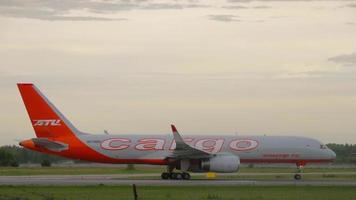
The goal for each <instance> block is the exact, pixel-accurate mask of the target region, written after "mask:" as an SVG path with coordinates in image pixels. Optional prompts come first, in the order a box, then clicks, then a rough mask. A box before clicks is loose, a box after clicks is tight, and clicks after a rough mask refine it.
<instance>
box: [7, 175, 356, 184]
mask: <svg viewBox="0 0 356 200" xmlns="http://www.w3.org/2000/svg"><path fill="white" fill-rule="evenodd" d="M144 176H146V178H144ZM142 177H143V178H142ZM138 178H140V179H138ZM100 184H104V185H132V184H136V185H142V186H144V185H146V186H151V185H154V186H198V185H199V186H221V185H224V186H243V185H249V186H254V185H256V186H267V185H273V186H278V185H280V186H283V185H296V186H298V185H300V186H305V185H311V186H356V180H300V181H295V180H238V179H225V180H224V179H213V180H212V179H208V180H207V179H193V180H160V179H153V178H152V174H148V175H147V174H146V175H143V174H141V175H140V176H137V178H135V175H131V176H130V175H129V176H127V175H123V176H121V175H74V176H70V175H64V176H63V175H62V176H58V175H56V176H52V175H48V176H0V185H58V186H65V185H100Z"/></svg>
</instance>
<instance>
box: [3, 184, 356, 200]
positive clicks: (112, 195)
mask: <svg viewBox="0 0 356 200" xmlns="http://www.w3.org/2000/svg"><path fill="white" fill-rule="evenodd" d="M137 191H138V196H139V199H141V200H181V199H182V200H187V199H189V200H195V199H197V200H225V199H226V200H233V199H240V200H257V199H258V200H282V199H283V200H284V199H290V200H308V199H312V200H328V199H337V200H343V199H350V200H351V199H355V197H356V187H351V186H350V187H345V186H342V187H338V186H204V187H202V186H137ZM0 199H1V200H114V199H115V200H126V199H130V200H131V199H133V194H132V187H130V186H104V185H98V186H57V187H55V186H0Z"/></svg>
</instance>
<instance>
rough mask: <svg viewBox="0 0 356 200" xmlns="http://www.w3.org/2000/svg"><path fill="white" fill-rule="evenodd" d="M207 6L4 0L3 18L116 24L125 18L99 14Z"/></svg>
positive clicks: (1, 6) (145, 0)
mask: <svg viewBox="0 0 356 200" xmlns="http://www.w3.org/2000/svg"><path fill="white" fill-rule="evenodd" d="M198 7H208V6H207V5H203V4H197V3H195V2H191V1H183V2H182V1H174V2H173V3H169V2H168V3H166V2H164V3H162V2H155V1H153V0H151V1H148V0H136V1H129V0H117V1H114V0H101V1H100V0H99V1H94V0H49V1H48V0H26V1H22V0H2V1H0V15H2V16H5V17H15V18H30V19H39V20H49V21H57V20H70V21H89V20H97V21H113V20H125V18H110V17H103V16H98V15H100V14H107V13H117V12H119V11H127V10H134V9H141V10H162V9H184V8H198ZM76 11H81V12H85V13H86V14H85V16H83V14H82V15H78V14H77V15H74V16H73V13H74V12H76Z"/></svg>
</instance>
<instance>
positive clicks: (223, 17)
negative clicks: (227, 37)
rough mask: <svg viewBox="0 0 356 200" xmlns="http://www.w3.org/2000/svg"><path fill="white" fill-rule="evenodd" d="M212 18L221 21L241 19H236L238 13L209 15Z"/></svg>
mask: <svg viewBox="0 0 356 200" xmlns="http://www.w3.org/2000/svg"><path fill="white" fill-rule="evenodd" d="M208 18H209V19H210V20H215V21H221V22H236V21H237V22H238V21H241V20H238V19H236V18H237V16H236V15H208Z"/></svg>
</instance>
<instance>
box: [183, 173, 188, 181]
mask: <svg viewBox="0 0 356 200" xmlns="http://www.w3.org/2000/svg"><path fill="white" fill-rule="evenodd" d="M182 178H183V179H184V180H189V179H190V174H189V173H186V172H183V173H182Z"/></svg>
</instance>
